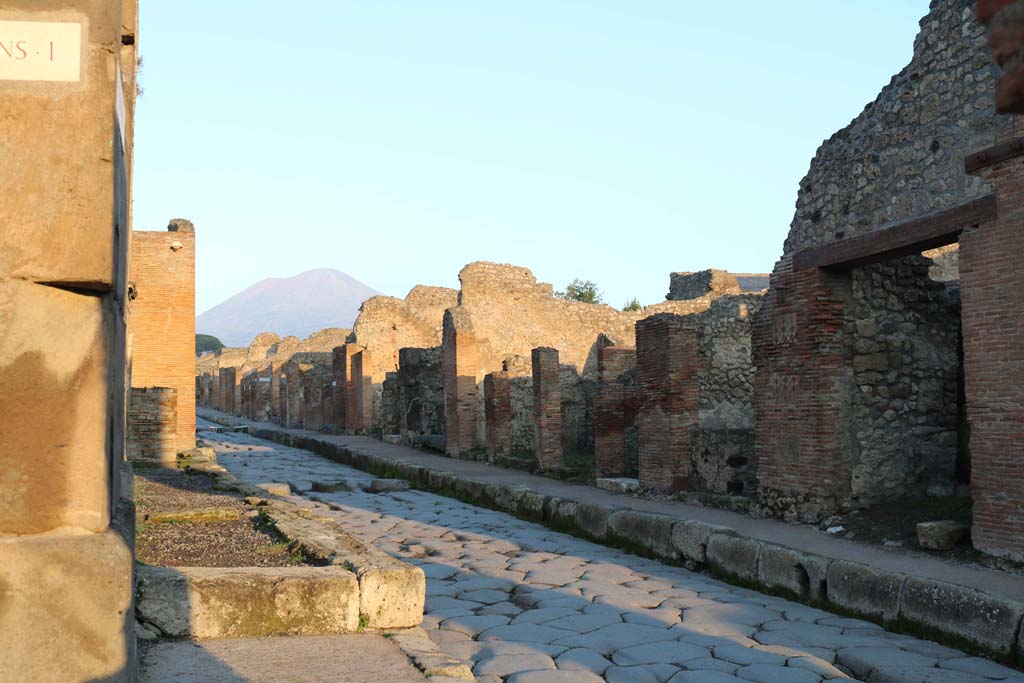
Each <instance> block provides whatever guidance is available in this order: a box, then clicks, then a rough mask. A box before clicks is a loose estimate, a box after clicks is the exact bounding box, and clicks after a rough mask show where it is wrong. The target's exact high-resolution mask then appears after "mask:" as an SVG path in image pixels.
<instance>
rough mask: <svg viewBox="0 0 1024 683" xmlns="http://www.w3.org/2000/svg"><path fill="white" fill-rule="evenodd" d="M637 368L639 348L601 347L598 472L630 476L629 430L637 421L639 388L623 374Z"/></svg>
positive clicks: (596, 447)
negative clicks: (627, 460) (627, 464)
mask: <svg viewBox="0 0 1024 683" xmlns="http://www.w3.org/2000/svg"><path fill="white" fill-rule="evenodd" d="M635 369H636V349H635V348H631V347H624V346H602V347H601V348H599V349H598V350H597V373H598V379H597V397H596V399H595V412H596V416H595V420H594V432H595V434H594V461H595V474H596V475H597V476H598V477H599V478H604V477H623V476H626V474H627V472H626V469H627V468H626V430H627V429H629V428H630V427H632V426H633V425H634V424H635V422H636V413H637V407H638V406H637V387H636V385H635V384H632V385H629V384H626V383H623V382H622V381H621V380H620V377H621V376H622V375H623V373H625V372H627V371H628V370H635Z"/></svg>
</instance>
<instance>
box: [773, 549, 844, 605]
mask: <svg viewBox="0 0 1024 683" xmlns="http://www.w3.org/2000/svg"><path fill="white" fill-rule="evenodd" d="M830 563H831V560H830V559H828V558H826V557H821V556H820V555H812V554H810V553H803V552H800V551H799V550H793V549H792V548H787V547H785V546H781V545H775V544H773V543H765V544H764V547H763V548H761V559H760V562H759V563H758V566H757V578H758V581H759V582H760V583H762V584H764V585H765V586H767V587H769V588H772V589H774V590H785V591H788V592H790V593H793V594H795V595H797V596H798V597H800V598H801V599H802V600H808V601H810V602H822V601H824V600H825V599H826V595H825V593H826V586H827V579H828V566H829V564H830Z"/></svg>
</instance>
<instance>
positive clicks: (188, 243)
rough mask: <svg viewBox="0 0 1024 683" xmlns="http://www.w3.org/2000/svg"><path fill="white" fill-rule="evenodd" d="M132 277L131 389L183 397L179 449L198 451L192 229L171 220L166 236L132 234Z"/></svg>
mask: <svg viewBox="0 0 1024 683" xmlns="http://www.w3.org/2000/svg"><path fill="white" fill-rule="evenodd" d="M130 263H131V270H130V273H131V275H130V276H129V279H130V280H131V281H132V282H133V283H134V285H135V292H136V296H135V300H134V301H133V302H132V303H131V310H130V315H129V318H128V327H129V330H130V332H131V334H132V335H133V339H134V341H133V345H132V386H133V387H152V386H163V387H173V388H175V389H177V392H178V404H179V405H178V426H177V430H176V433H177V444H178V449H179V450H187V449H189V448H193V447H194V446H195V431H196V410H195V401H193V400H190V397H192V396H194V395H195V391H194V387H195V380H194V379H193V378H194V376H195V345H196V340H195V334H196V289H195V281H196V242H195V232H194V231H193V228H192V224H191V223H189V222H188V221H184V220H174V221H171V223H170V225H169V226H168V227H167V231H166V232H133V233H132V244H131V261H130Z"/></svg>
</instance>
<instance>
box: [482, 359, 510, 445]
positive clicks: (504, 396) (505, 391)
mask: <svg viewBox="0 0 1024 683" xmlns="http://www.w3.org/2000/svg"><path fill="white" fill-rule="evenodd" d="M510 390H511V385H510V382H509V374H508V373H507V372H492V373H490V374H489V375H487V376H485V377H484V420H485V423H486V426H487V460H488V461H489V462H494V459H495V458H496V457H498V456H507V455H509V454H510V453H511V451H512V395H511V392H510Z"/></svg>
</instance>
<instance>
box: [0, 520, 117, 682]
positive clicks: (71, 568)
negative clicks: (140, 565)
mask: <svg viewBox="0 0 1024 683" xmlns="http://www.w3.org/2000/svg"><path fill="white" fill-rule="evenodd" d="M0 558H3V559H2V561H0V586H2V587H3V588H2V595H3V598H2V599H0V650H2V651H3V653H4V656H3V657H2V658H0V680H2V681H101V680H102V681H110V682H112V683H128V682H129V681H132V680H133V676H132V673H133V671H132V668H133V667H132V666H131V665H130V661H129V657H130V653H131V652H132V651H133V650H134V641H135V628H134V619H133V618H132V614H131V603H132V566H133V564H134V563H133V561H132V551H131V548H130V547H129V546H128V545H127V544H126V543H125V540H124V538H122V537H121V536H120V535H119V534H117V533H115V532H113V531H106V532H104V533H99V534H81V535H65V534H51V535H46V536H16V537H4V538H0Z"/></svg>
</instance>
